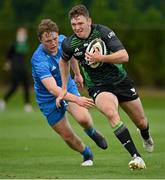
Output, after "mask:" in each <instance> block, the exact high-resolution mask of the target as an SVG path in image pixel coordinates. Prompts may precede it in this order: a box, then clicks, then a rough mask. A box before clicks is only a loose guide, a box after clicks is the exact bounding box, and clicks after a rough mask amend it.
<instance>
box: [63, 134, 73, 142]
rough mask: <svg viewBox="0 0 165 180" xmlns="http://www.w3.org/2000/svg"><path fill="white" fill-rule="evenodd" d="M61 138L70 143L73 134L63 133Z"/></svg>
mask: <svg viewBox="0 0 165 180" xmlns="http://www.w3.org/2000/svg"><path fill="white" fill-rule="evenodd" d="M62 138H63V140H64V141H66V142H71V141H72V140H73V139H74V134H73V133H65V134H63V135H62Z"/></svg>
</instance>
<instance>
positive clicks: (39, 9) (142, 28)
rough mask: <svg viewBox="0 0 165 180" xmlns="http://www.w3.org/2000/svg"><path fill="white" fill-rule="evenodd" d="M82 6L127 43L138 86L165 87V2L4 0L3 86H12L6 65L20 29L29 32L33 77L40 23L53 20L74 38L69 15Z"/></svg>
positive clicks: (0, 20)
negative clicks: (34, 55) (18, 28)
mask: <svg viewBox="0 0 165 180" xmlns="http://www.w3.org/2000/svg"><path fill="white" fill-rule="evenodd" d="M79 3H82V4H84V5H86V6H87V7H88V9H89V11H90V15H91V17H92V19H93V23H100V24H104V25H107V26H108V27H110V28H111V29H113V30H114V31H115V33H116V34H117V35H118V37H119V39H120V40H121V41H122V42H123V44H124V46H125V48H126V49H127V51H128V53H129V56H130V60H129V63H127V64H126V69H127V70H128V73H129V75H130V76H131V77H132V78H133V79H134V80H135V81H136V83H137V85H138V86H143V87H156V88H164V87H165V78H164V77H165V52H164V51H165V0H145V1H144V0H101V1H100V0H42V1H41V0H23V1H22V0H1V1H0V86H3V85H6V84H7V82H8V76H7V73H6V72H5V71H4V70H3V65H4V63H5V61H6V58H5V56H6V51H7V48H8V46H9V45H10V44H11V42H13V41H14V40H15V31H16V29H17V27H19V26H25V27H27V28H28V32H29V38H28V40H29V43H30V52H29V55H28V57H27V58H28V60H29V75H30V71H31V68H30V58H31V55H32V53H33V51H34V50H35V48H36V47H37V45H38V43H39V42H38V39H37V35H36V28H37V25H38V23H39V22H40V20H41V19H42V18H51V19H53V20H54V21H56V22H57V24H58V25H59V27H60V31H61V32H62V33H63V34H65V35H70V34H71V33H72V31H71V27H70V24H69V20H68V11H69V9H70V8H71V7H72V6H73V5H76V4H79Z"/></svg>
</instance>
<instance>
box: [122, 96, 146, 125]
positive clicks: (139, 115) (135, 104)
mask: <svg viewBox="0 0 165 180" xmlns="http://www.w3.org/2000/svg"><path fill="white" fill-rule="evenodd" d="M120 106H121V107H122V109H123V110H124V111H125V112H126V113H127V115H128V116H129V117H130V118H131V119H132V120H133V121H134V122H135V123H137V122H139V123H142V122H143V121H144V119H145V114H144V110H143V106H142V103H141V101H140V98H137V99H135V100H132V101H127V102H123V103H121V104H120Z"/></svg>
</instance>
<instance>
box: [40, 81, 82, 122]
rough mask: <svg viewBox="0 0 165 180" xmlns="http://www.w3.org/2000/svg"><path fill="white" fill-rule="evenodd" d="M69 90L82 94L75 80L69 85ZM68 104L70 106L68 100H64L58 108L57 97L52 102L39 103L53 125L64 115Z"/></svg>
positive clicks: (78, 94)
mask: <svg viewBox="0 0 165 180" xmlns="http://www.w3.org/2000/svg"><path fill="white" fill-rule="evenodd" d="M68 92H70V93H72V94H74V95H76V96H80V93H79V91H78V88H77V85H76V83H75V82H74V81H73V83H72V84H71V86H69V88H68ZM67 106H68V103H67V102H66V101H62V102H61V107H60V108H57V107H56V98H55V99H54V100H53V101H51V102H47V103H41V104H39V107H40V110H41V112H42V113H43V114H44V116H45V117H46V119H47V121H48V123H49V125H50V126H53V125H54V124H56V123H57V122H59V121H60V120H61V119H62V118H63V117H64V115H65V112H66V108H67Z"/></svg>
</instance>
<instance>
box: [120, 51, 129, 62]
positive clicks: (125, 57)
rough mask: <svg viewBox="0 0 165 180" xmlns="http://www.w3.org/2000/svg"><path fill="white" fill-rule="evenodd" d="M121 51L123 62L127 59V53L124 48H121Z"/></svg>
mask: <svg viewBox="0 0 165 180" xmlns="http://www.w3.org/2000/svg"><path fill="white" fill-rule="evenodd" d="M121 53H122V61H123V62H124V63H126V62H128V61H129V55H128V53H127V51H126V50H122V52H121Z"/></svg>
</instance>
